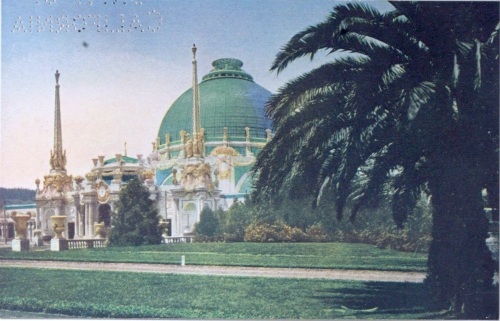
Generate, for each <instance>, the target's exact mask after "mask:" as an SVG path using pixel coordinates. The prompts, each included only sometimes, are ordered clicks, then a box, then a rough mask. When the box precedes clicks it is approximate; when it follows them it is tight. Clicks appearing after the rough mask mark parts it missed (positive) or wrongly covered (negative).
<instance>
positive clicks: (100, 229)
mask: <svg viewBox="0 0 500 321" xmlns="http://www.w3.org/2000/svg"><path fill="white" fill-rule="evenodd" d="M94 231H95V235H96V236H97V237H100V238H104V237H106V231H105V228H104V222H101V223H94Z"/></svg>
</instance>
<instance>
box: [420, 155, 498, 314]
mask: <svg viewBox="0 0 500 321" xmlns="http://www.w3.org/2000/svg"><path fill="white" fill-rule="evenodd" d="M440 156H441V157H439V159H436V163H435V165H436V166H437V168H436V170H435V171H434V172H435V175H433V177H432V179H431V180H430V181H429V188H430V190H431V193H432V205H433V210H434V214H433V228H432V238H433V240H432V242H431V245H430V249H429V260H428V268H429V270H428V276H427V279H426V283H427V284H428V285H429V287H430V290H431V292H432V293H433V296H434V298H435V299H436V301H437V303H438V304H439V305H440V307H441V308H445V307H446V308H449V309H450V310H452V311H453V312H455V313H457V314H460V315H462V316H464V317H467V318H474V319H475V318H486V317H490V318H491V317H494V318H498V304H497V302H496V301H495V300H497V299H494V298H493V301H492V295H493V294H494V293H495V289H494V288H493V286H492V280H493V273H494V261H493V260H492V257H491V253H490V252H489V250H488V248H487V246H486V243H485V239H486V238H487V229H488V221H487V218H486V215H485V212H484V208H483V206H484V205H483V204H484V203H483V199H482V195H481V190H482V186H481V184H480V179H479V176H480V175H479V170H478V168H477V162H474V161H473V158H474V157H471V158H469V159H467V157H464V156H463V154H462V155H461V156H460V157H457V156H455V157H452V156H450V155H446V151H445V152H443V153H441V155H440ZM475 163H476V164H475ZM493 297H494V295H493Z"/></svg>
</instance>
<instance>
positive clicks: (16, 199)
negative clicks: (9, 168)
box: [0, 187, 36, 205]
mask: <svg viewBox="0 0 500 321" xmlns="http://www.w3.org/2000/svg"><path fill="white" fill-rule="evenodd" d="M35 193H36V191H35V190H33V189H27V188H3V187H0V200H2V199H3V200H4V201H5V204H6V205H10V204H32V203H35Z"/></svg>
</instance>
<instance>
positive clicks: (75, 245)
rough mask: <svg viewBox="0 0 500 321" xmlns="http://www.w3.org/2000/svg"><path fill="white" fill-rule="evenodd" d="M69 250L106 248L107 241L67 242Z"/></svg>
mask: <svg viewBox="0 0 500 321" xmlns="http://www.w3.org/2000/svg"><path fill="white" fill-rule="evenodd" d="M67 241H68V249H70V250H73V249H91V248H95V247H106V244H105V243H106V239H83V240H67Z"/></svg>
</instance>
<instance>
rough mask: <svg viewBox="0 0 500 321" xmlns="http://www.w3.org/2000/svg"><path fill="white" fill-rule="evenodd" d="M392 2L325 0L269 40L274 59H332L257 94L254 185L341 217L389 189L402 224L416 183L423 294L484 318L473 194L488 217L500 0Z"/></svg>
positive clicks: (482, 223) (259, 195)
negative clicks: (299, 26) (328, 7)
mask: <svg viewBox="0 0 500 321" xmlns="http://www.w3.org/2000/svg"><path fill="white" fill-rule="evenodd" d="M391 3H392V4H393V6H394V7H395V8H396V10H393V11H390V12H386V13H381V12H379V11H377V10H376V9H373V8H371V7H370V6H367V5H364V4H360V3H348V4H345V5H339V6H336V7H335V8H334V9H333V11H332V13H331V14H330V15H329V16H328V18H327V19H326V20H325V21H324V22H322V23H319V24H317V25H315V26H311V27H309V28H307V29H305V30H304V31H301V32H299V33H297V34H296V35H295V36H293V37H292V38H291V39H290V41H289V42H288V43H287V44H286V45H285V46H284V47H283V48H282V50H281V51H280V52H279V53H278V54H277V56H276V59H275V61H274V63H273V66H272V70H274V71H277V72H278V73H279V72H280V71H282V70H283V69H285V68H287V66H288V65H289V64H290V63H291V62H293V61H294V60H295V59H297V58H300V57H304V56H309V57H311V59H312V58H313V57H314V56H315V54H316V53H318V52H322V51H323V52H327V53H329V54H330V57H331V60H330V61H329V62H327V63H325V64H324V65H322V66H320V67H318V68H317V69H314V70H312V71H310V72H308V73H305V74H304V75H302V76H300V77H298V78H296V79H294V80H292V81H290V82H289V83H287V84H286V85H284V86H283V87H282V88H280V90H279V91H278V93H277V94H275V95H273V96H272V97H271V99H270V101H269V102H268V106H267V114H268V116H269V117H271V118H272V120H273V124H274V128H275V136H274V138H273V139H272V140H271V142H269V143H268V144H267V145H266V146H265V148H264V149H263V151H262V152H261V153H260V154H259V155H258V158H257V162H256V165H255V168H254V170H255V171H256V174H257V175H256V182H255V185H256V186H255V189H254V190H255V193H254V195H253V196H254V198H255V201H257V202H259V203H265V202H271V203H272V202H274V201H275V200H276V199H280V196H281V198H289V197H292V198H296V197H304V194H305V195H306V196H307V195H311V196H313V197H314V198H315V205H321V203H320V201H321V199H324V198H329V199H332V200H333V201H334V203H335V206H336V209H335V212H336V216H337V218H339V219H341V218H342V216H343V214H344V212H345V211H346V209H349V210H350V217H351V219H354V218H355V217H356V214H357V213H358V212H359V210H360V209H361V208H364V207H367V206H372V205H373V204H376V203H377V201H378V199H380V198H381V197H385V196H389V197H390V198H391V199H392V210H393V217H394V220H395V222H396V223H397V224H398V225H400V226H402V225H403V224H404V222H405V221H406V219H407V217H408V214H410V213H411V211H412V209H413V208H414V207H415V202H416V201H417V200H418V199H419V197H420V195H421V193H422V191H424V190H425V191H426V193H428V194H429V195H431V202H432V207H433V228H432V238H433V241H432V243H431V246H430V250H429V261H428V267H429V271H428V278H427V284H428V285H429V287H430V289H431V291H432V294H433V297H434V298H435V299H436V302H437V303H438V304H439V305H440V306H441V307H449V308H450V310H452V311H453V312H454V313H457V314H461V316H464V317H467V318H487V317H490V318H496V317H498V304H492V305H488V303H485V302H488V300H489V298H491V297H492V296H491V295H492V293H493V294H494V293H496V292H497V291H498V288H497V289H493V287H492V276H493V272H494V269H495V264H494V262H493V261H492V259H491V255H490V253H489V251H488V249H487V247H486V245H485V239H486V237H487V224H488V222H487V218H486V215H485V211H484V208H485V207H490V208H493V209H494V210H493V213H494V214H493V217H498V195H499V193H498V190H499V184H498V178H499V175H498V167H499V148H498V147H499V135H498V125H499V124H498V120H499V113H498V111H499V95H498V92H499V90H498V89H499V88H498V87H499V85H498V75H499V73H498V70H499V65H498V55H499V50H498V48H499V43H498V37H499V35H498V29H499V28H498V23H499V17H498V15H499V4H498V2H474V1H471V2H410V1H401V2H391ZM484 191H486V192H487V198H486V201H485V200H484V198H483V195H482V193H483V192H484ZM488 296H489V297H488ZM489 302H491V301H489Z"/></svg>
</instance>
